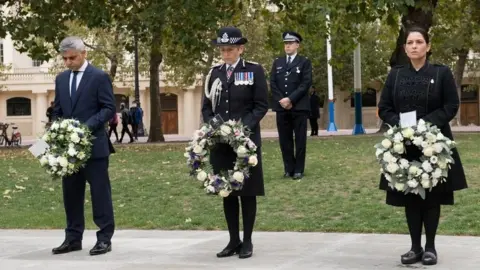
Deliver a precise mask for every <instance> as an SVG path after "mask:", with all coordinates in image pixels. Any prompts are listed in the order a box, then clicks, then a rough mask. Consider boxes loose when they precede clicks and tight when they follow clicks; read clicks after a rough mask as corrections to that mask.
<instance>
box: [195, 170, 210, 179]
mask: <svg viewBox="0 0 480 270" xmlns="http://www.w3.org/2000/svg"><path fill="white" fill-rule="evenodd" d="M207 176H208V175H207V173H206V172H205V171H200V172H199V173H197V179H198V181H205V179H207Z"/></svg>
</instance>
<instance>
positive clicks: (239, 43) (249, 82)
mask: <svg viewBox="0 0 480 270" xmlns="http://www.w3.org/2000/svg"><path fill="white" fill-rule="evenodd" d="M217 36H218V37H217V38H216V39H214V40H213V43H214V44H216V45H217V46H218V47H219V49H220V53H221V56H222V60H223V61H224V62H225V63H224V64H221V65H217V66H214V67H213V68H212V69H211V70H210V73H209V74H208V76H207V78H206V82H205V96H204V99H203V106H202V116H203V120H204V121H205V122H207V123H212V122H211V120H212V119H215V120H218V118H219V117H221V120H223V121H228V120H235V121H238V120H241V121H242V123H243V124H244V125H245V126H247V127H248V128H249V129H250V130H251V131H252V135H251V136H250V139H251V140H252V141H253V142H254V143H255V144H256V145H257V147H258V148H257V158H258V164H257V165H256V166H255V167H253V168H252V169H251V171H250V177H249V178H248V179H245V180H244V186H243V188H242V190H240V191H233V192H232V193H230V195H229V196H228V197H225V198H223V208H224V213H225V219H226V221H227V226H228V232H229V235H230V241H229V243H228V244H227V246H226V247H225V248H224V249H223V250H222V251H220V252H219V253H217V257H219V258H221V257H229V256H232V255H234V254H239V258H248V257H250V256H252V253H253V245H252V231H253V226H254V223H255V216H256V211H257V201H256V196H264V195H265V191H264V185H263V171H262V157H261V153H262V150H261V143H262V142H261V136H260V120H261V119H262V118H263V117H264V116H265V114H266V113H267V111H268V88H267V87H268V86H267V81H266V79H265V72H264V70H263V67H262V66H261V65H259V64H257V63H254V62H250V61H246V60H244V59H242V58H241V57H240V56H241V54H242V53H243V51H244V44H245V43H247V39H246V38H245V37H243V36H242V32H241V31H240V30H239V29H238V28H235V27H224V28H221V29H220V30H219V31H218V33H217ZM236 157H237V154H236V153H235V152H234V151H233V149H232V147H231V146H230V145H228V144H217V145H216V146H215V148H214V149H212V150H211V152H210V163H211V164H212V167H213V170H214V172H215V173H218V172H219V170H228V169H233V165H234V163H235V161H236ZM238 197H240V201H241V205H242V217H243V232H244V233H243V242H242V241H241V240H240V236H239V215H240V212H239V198H238Z"/></svg>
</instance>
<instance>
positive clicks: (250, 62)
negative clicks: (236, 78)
mask: <svg viewBox="0 0 480 270" xmlns="http://www.w3.org/2000/svg"><path fill="white" fill-rule="evenodd" d="M245 62H247V63H249V64H253V65H260V64H259V63H257V62H253V61H248V60H245Z"/></svg>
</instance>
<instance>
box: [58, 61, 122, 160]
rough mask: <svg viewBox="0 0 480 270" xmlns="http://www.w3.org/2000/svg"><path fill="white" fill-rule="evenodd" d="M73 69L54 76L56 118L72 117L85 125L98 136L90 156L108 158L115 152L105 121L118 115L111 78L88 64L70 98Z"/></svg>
mask: <svg viewBox="0 0 480 270" xmlns="http://www.w3.org/2000/svg"><path fill="white" fill-rule="evenodd" d="M71 72H72V71H70V70H66V71H64V72H62V73H60V74H59V75H58V76H57V77H56V79H55V101H54V109H53V120H54V121H55V120H56V119H58V118H63V119H68V118H73V119H77V120H79V121H80V122H81V123H84V124H86V125H87V126H88V127H89V128H90V130H91V131H92V134H93V136H94V137H95V139H94V140H93V147H92V156H91V158H104V157H108V156H109V155H110V153H114V152H115V151H114V149H113V146H112V143H111V142H110V138H108V136H107V132H106V130H105V123H107V122H108V120H110V119H111V118H112V117H113V115H114V114H115V97H114V95H113V88H112V82H111V80H110V77H109V76H108V74H107V73H105V72H103V71H102V70H100V69H97V68H95V67H94V66H92V65H90V64H88V66H87V68H86V69H85V71H84V73H83V76H82V78H81V80H80V84H79V85H78V88H77V90H76V92H75V94H74V95H73V97H70V85H69V83H70V74H71Z"/></svg>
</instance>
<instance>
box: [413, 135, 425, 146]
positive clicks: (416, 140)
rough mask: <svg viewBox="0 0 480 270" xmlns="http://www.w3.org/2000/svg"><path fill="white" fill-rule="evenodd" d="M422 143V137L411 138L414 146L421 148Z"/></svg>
mask: <svg viewBox="0 0 480 270" xmlns="http://www.w3.org/2000/svg"><path fill="white" fill-rule="evenodd" d="M422 143H423V138H422V137H415V138H413V144H414V145H416V146H421V145H422Z"/></svg>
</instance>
